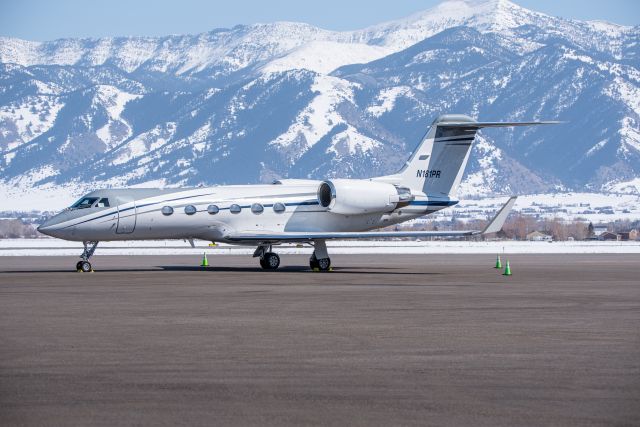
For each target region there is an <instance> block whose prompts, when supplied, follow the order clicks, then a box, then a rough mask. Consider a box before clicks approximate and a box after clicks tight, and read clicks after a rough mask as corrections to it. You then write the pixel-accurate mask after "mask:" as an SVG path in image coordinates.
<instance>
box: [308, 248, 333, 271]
mask: <svg viewBox="0 0 640 427" xmlns="http://www.w3.org/2000/svg"><path fill="white" fill-rule="evenodd" d="M309 267H311V269H312V270H315V269H318V270H320V271H329V270H330V269H331V258H322V259H318V258H316V254H315V252H314V253H313V255H311V258H309Z"/></svg>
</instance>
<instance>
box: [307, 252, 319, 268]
mask: <svg viewBox="0 0 640 427" xmlns="http://www.w3.org/2000/svg"><path fill="white" fill-rule="evenodd" d="M309 267H311V269H312V270H315V269H316V268H317V269H318V270H320V266H319V265H318V259H317V258H316V254H313V255H311V258H309Z"/></svg>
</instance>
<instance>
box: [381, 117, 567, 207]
mask: <svg viewBox="0 0 640 427" xmlns="http://www.w3.org/2000/svg"><path fill="white" fill-rule="evenodd" d="M556 123H560V122H555V121H545V122H516V123H514V122H504V123H503V122H477V121H475V120H473V119H472V118H471V117H468V116H465V115H461V114H445V115H442V116H440V117H438V118H437V119H436V120H435V121H434V122H433V124H432V125H431V127H430V128H429V130H428V131H427V133H426V134H425V136H424V137H423V138H422V141H421V142H420V145H419V146H418V148H417V149H416V150H415V151H414V152H413V154H411V157H410V158H409V160H408V161H407V163H405V165H404V166H403V168H402V169H401V170H400V172H398V173H397V174H395V175H391V176H385V177H380V178H376V180H379V181H386V182H392V183H394V184H397V185H400V186H403V187H409V188H411V189H412V190H417V191H422V192H423V193H424V194H426V195H428V196H431V197H438V198H439V197H448V198H451V199H454V198H456V196H457V192H458V186H459V185H460V181H461V180H462V175H463V174H464V170H465V167H466V166H467V161H468V160H469V154H470V153H471V145H472V143H473V140H474V138H475V136H476V132H478V130H479V129H482V128H490V127H493V128H495V127H511V126H531V125H545V124H556Z"/></svg>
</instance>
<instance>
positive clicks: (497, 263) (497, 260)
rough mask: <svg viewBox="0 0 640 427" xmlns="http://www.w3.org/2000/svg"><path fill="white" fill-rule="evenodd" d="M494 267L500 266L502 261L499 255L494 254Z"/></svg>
mask: <svg viewBox="0 0 640 427" xmlns="http://www.w3.org/2000/svg"><path fill="white" fill-rule="evenodd" d="M494 268H502V261H500V255H497V256H496V266H495V267H494Z"/></svg>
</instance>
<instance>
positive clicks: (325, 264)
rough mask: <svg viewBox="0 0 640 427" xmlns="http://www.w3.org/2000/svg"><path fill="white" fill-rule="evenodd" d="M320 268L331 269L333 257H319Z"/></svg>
mask: <svg viewBox="0 0 640 427" xmlns="http://www.w3.org/2000/svg"><path fill="white" fill-rule="evenodd" d="M318 268H319V269H320V271H329V270H330V269H331V258H322V259H319V260H318Z"/></svg>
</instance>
